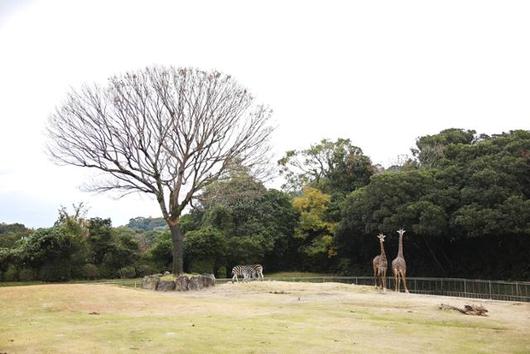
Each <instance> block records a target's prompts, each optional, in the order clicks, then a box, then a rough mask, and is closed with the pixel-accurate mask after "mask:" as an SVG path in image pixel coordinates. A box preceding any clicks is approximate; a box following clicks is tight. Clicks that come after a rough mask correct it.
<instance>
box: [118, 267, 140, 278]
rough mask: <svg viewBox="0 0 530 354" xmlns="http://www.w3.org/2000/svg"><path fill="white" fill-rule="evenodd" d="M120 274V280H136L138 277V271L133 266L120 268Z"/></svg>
mask: <svg viewBox="0 0 530 354" xmlns="http://www.w3.org/2000/svg"><path fill="white" fill-rule="evenodd" d="M118 274H119V275H120V278H122V279H126V278H134V277H135V276H136V270H135V269H134V267H132V266H128V267H123V268H120V270H119V271H118Z"/></svg>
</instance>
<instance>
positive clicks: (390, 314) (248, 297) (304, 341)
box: [0, 281, 530, 353]
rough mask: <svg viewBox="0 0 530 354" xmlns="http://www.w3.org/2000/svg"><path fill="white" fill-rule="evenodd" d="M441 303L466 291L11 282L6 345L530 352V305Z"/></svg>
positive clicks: (1, 321) (36, 348)
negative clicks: (473, 307)
mask: <svg viewBox="0 0 530 354" xmlns="http://www.w3.org/2000/svg"><path fill="white" fill-rule="evenodd" d="M441 301H444V302H449V303H453V304H455V305H457V304H458V303H459V301H462V299H458V300H456V299H451V298H443V297H435V296H421V295H405V294H394V293H392V292H388V293H386V294H379V293H377V292H375V291H374V290H373V289H372V288H370V287H362V286H354V285H345V284H333V283H324V284H313V283H298V282H295V283H289V282H276V281H268V282H251V283H246V284H242V283H239V284H224V285H221V286H216V287H214V288H210V289H206V290H201V291H197V292H187V293H181V292H169V293H158V292H152V291H147V290H141V289H132V288H127V287H123V286H116V285H109V284H94V283H88V284H87V283H85V284H53V285H35V286H18V287H4V288H0V303H1V304H2V310H1V311H0V353H1V352H8V353H24V352H32V353H41V352H42V353H52V352H53V353H87V352H90V353H93V352H97V353H100V352H101V353H105V352H109V353H122V352H135V351H139V352H163V353H174V352H177V353H178V352H183V353H205V352H209V353H217V352H220V353H300V352H304V353H321V352H326V353H347V352H359V353H366V352H370V353H384V352H412V353H425V352H451V353H491V352H494V353H514V352H521V353H523V352H529V351H530V338H529V337H528V335H527V329H528V328H530V320H529V319H528V313H529V311H530V304H526V303H510V302H492V301H489V302H486V303H485V306H486V307H487V308H488V309H489V310H490V317H474V316H465V315H461V314H459V313H455V312H451V311H440V310H438V308H437V305H439V304H440V302H441ZM451 301H453V302H451ZM455 301H456V302H455Z"/></svg>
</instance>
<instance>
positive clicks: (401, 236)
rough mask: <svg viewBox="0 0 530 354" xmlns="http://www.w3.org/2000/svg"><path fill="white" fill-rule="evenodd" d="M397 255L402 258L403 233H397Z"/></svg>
mask: <svg viewBox="0 0 530 354" xmlns="http://www.w3.org/2000/svg"><path fill="white" fill-rule="evenodd" d="M397 255H398V257H401V258H403V235H399V248H398V254H397Z"/></svg>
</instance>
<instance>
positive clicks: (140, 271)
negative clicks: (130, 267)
mask: <svg viewBox="0 0 530 354" xmlns="http://www.w3.org/2000/svg"><path fill="white" fill-rule="evenodd" d="M155 273H156V268H155V267H153V266H152V265H149V264H140V265H138V266H137V267H136V276H137V277H143V276H146V275H151V274H155Z"/></svg>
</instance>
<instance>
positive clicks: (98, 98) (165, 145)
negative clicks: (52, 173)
mask: <svg viewBox="0 0 530 354" xmlns="http://www.w3.org/2000/svg"><path fill="white" fill-rule="evenodd" d="M270 113H271V112H270V110H269V109H268V108H266V107H264V106H262V105H257V104H256V103H255V100H254V97H253V96H252V95H251V94H250V93H249V92H248V91H247V90H246V89H245V88H243V87H242V86H240V85H239V84H238V83H237V82H236V81H235V80H234V79H233V78H232V77H230V76H228V75H223V74H221V73H219V72H205V71H200V70H195V69H176V68H173V67H169V68H165V67H155V68H147V69H145V70H142V71H137V72H130V73H126V74H125V75H119V76H114V77H111V78H110V79H109V83H108V85H107V86H106V87H100V86H95V85H94V86H84V87H83V88H82V89H81V90H78V91H72V92H70V93H69V95H68V96H67V99H66V102H65V103H63V104H62V105H61V106H60V107H59V108H58V109H57V110H56V111H55V113H54V114H52V115H51V117H50V119H49V123H48V133H49V137H50V141H49V145H48V150H49V153H50V155H51V157H52V158H53V159H54V160H55V161H56V162H58V163H62V164H67V165H73V166H79V167H88V168H92V169H95V170H99V171H101V172H103V175H104V176H106V177H108V179H106V180H99V181H96V182H95V183H93V184H92V185H91V186H88V188H89V189H91V190H95V191H121V193H122V195H126V194H129V193H134V192H143V193H148V194H151V195H153V196H154V198H155V199H156V200H157V202H158V204H159V206H160V210H161V212H162V216H163V218H164V220H165V221H166V223H167V224H168V226H169V228H170V231H171V237H172V245H173V269H172V270H173V272H174V273H175V274H178V273H182V271H183V235H182V232H181V230H180V216H181V214H182V212H183V210H184V209H185V208H186V207H187V206H189V205H190V204H192V202H193V200H194V199H195V198H196V197H197V195H198V193H199V191H201V190H202V189H203V188H204V187H206V186H207V185H209V184H210V183H212V182H213V181H215V180H217V179H218V178H219V177H221V176H222V175H223V174H224V173H225V171H226V169H227V167H228V166H229V165H230V164H232V163H234V162H235V161H237V162H238V163H240V164H242V165H244V166H247V167H249V168H252V169H253V171H258V170H261V167H262V166H263V165H264V163H265V162H266V160H265V156H266V154H267V151H268V148H267V141H268V138H269V136H270V133H271V128H270V127H269V126H268V121H269V117H270Z"/></svg>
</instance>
